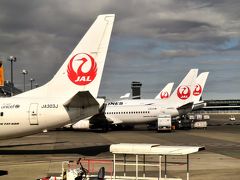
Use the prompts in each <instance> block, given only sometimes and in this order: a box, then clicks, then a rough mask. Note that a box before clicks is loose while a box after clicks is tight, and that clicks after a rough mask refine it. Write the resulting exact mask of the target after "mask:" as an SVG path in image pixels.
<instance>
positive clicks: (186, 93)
mask: <svg viewBox="0 0 240 180" xmlns="http://www.w3.org/2000/svg"><path fill="white" fill-rule="evenodd" d="M190 94H191V90H190V88H189V87H188V86H180V87H179V88H178V90H177V96H178V97H179V98H180V99H182V100H186V99H188V98H189V97H190Z"/></svg>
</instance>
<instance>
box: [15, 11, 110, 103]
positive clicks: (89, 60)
mask: <svg viewBox="0 0 240 180" xmlns="http://www.w3.org/2000/svg"><path fill="white" fill-rule="evenodd" d="M114 18H115V15H114V14H104V15H99V16H98V17H97V19H96V20H95V22H94V23H93V24H92V26H91V27H90V28H89V30H88V31H87V32H86V34H85V35H84V37H83V38H82V40H81V41H80V42H79V43H78V45H77V46H76V47H75V49H74V50H73V51H72V53H71V54H70V55H69V56H68V58H67V59H66V61H65V62H64V64H63V65H62V66H61V68H60V69H59V70H58V72H57V73H56V74H55V76H54V77H53V78H52V80H51V81H49V82H48V83H47V84H46V85H44V86H42V87H39V88H37V89H35V90H32V91H29V92H26V93H27V96H28V97H29V96H36V97H39V96H45V97H61V98H63V99H65V100H66V99H69V98H71V97H73V96H74V95H75V94H77V93H78V92H79V91H85V92H86V91H89V92H90V93H91V95H92V96H93V97H94V98H96V97H97V94H98V91H99V86H100V81H101V78H102V73H103V68H104V63H105V59H106V55H107V50H108V45H109V41H110V36H111V32H112V27H113V23H114ZM26 93H23V94H20V95H19V96H20V97H21V96H22V97H24V94H26Z"/></svg>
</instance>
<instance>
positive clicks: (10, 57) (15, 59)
mask: <svg viewBox="0 0 240 180" xmlns="http://www.w3.org/2000/svg"><path fill="white" fill-rule="evenodd" d="M8 61H10V62H11V96H13V62H16V61H17V58H16V57H14V56H9V57H8Z"/></svg>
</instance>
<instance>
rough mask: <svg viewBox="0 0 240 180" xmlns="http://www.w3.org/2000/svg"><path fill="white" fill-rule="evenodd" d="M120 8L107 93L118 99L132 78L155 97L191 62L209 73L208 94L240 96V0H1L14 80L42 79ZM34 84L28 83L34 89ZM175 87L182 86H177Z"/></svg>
mask: <svg viewBox="0 0 240 180" xmlns="http://www.w3.org/2000/svg"><path fill="white" fill-rule="evenodd" d="M106 13H114V14H116V19H115V24H114V27H113V33H112V37H111V42H110V46H109V51H108V55H107V61H106V64H105V69H104V73H103V78H102V83H101V88H100V95H104V96H107V97H108V98H118V97H120V96H121V95H123V94H125V93H127V92H130V84H131V81H141V82H142V83H143V87H142V96H143V97H146V98H151V97H155V96H156V94H157V93H158V92H159V90H161V88H163V87H164V86H165V85H166V84H167V83H168V82H172V81H173V82H175V85H176V84H177V83H179V82H180V81H181V79H182V78H183V77H184V76H185V75H186V73H187V72H188V71H189V69H190V68H198V69H199V71H200V72H203V71H209V72H210V74H209V78H208V81H207V83H206V88H205V92H204V94H203V98H204V99H233V98H240V1H239V0H121V1H120V0H101V1H98V0H88V1H83V0H67V1H66V0H41V1H39V0H30V1H29V0H25V1H24V0H21V1H18V0H15V1H11V0H1V1H0V58H1V59H2V60H3V63H4V66H5V70H6V72H5V76H6V79H8V80H10V63H9V62H8V61H7V57H8V56H10V55H14V56H16V57H17V62H16V63H14V83H15V85H16V87H18V88H20V89H23V76H22V74H21V71H22V69H27V70H28V71H29V74H28V76H27V79H30V78H31V77H32V78H35V79H36V82H37V83H38V84H40V85H43V84H44V83H46V82H47V81H49V80H50V79H51V78H52V76H53V75H54V74H55V73H56V72H57V70H58V68H59V67H60V66H61V65H62V63H63V62H64V60H65V59H66V57H67V56H68V55H69V53H70V52H71V50H72V49H73V48H74V47H75V45H76V44H77V43H78V42H79V40H80V39H81V38H82V36H83V35H84V33H85V32H86V31H87V29H88V28H89V27H90V25H91V24H92V23H93V21H94V20H95V19H96V17H97V15H99V14H106ZM29 87H30V83H29V82H28V84H27V88H28V89H29ZM174 87H176V86H174Z"/></svg>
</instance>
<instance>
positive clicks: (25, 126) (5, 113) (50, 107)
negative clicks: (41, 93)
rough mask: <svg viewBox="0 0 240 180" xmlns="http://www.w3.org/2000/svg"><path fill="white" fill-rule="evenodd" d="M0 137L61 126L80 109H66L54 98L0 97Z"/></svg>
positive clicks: (31, 132)
mask: <svg viewBox="0 0 240 180" xmlns="http://www.w3.org/2000/svg"><path fill="white" fill-rule="evenodd" d="M0 101H1V103H0V139H7V138H14V137H20V136H25V135H30V134H33V133H36V132H41V131H42V130H44V129H51V128H55V127H61V126H62V125H65V124H67V123H70V122H72V120H73V119H75V118H77V116H78V115H79V114H80V109H79V108H78V109H77V108H76V109H71V110H68V109H67V108H65V107H64V106H63V105H62V103H60V102H58V101H57V100H56V99H55V98H54V99H51V98H48V99H39V98H29V99H26V98H15V97H11V98H1V100H0Z"/></svg>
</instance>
